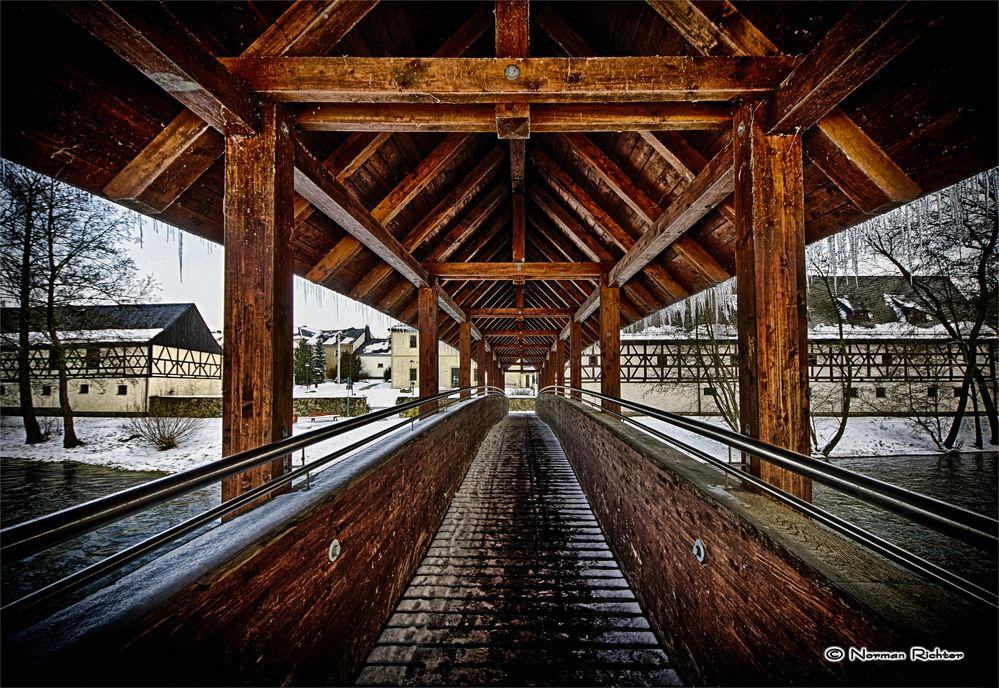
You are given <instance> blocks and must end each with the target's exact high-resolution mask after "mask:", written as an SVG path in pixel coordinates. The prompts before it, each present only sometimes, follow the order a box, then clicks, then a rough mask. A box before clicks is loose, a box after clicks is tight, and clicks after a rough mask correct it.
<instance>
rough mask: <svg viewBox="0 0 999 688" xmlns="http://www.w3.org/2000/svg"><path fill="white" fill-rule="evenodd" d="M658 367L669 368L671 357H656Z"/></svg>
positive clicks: (664, 355) (661, 355)
mask: <svg viewBox="0 0 999 688" xmlns="http://www.w3.org/2000/svg"><path fill="white" fill-rule="evenodd" d="M656 365H657V366H659V367H660V368H668V367H669V356H667V355H666V354H659V355H658V356H656Z"/></svg>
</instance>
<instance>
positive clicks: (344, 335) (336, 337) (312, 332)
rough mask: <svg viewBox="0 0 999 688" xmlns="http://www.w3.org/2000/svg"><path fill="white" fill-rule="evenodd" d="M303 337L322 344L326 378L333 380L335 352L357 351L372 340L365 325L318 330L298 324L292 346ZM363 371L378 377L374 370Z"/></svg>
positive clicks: (335, 373)
mask: <svg viewBox="0 0 999 688" xmlns="http://www.w3.org/2000/svg"><path fill="white" fill-rule="evenodd" d="M303 339H304V340H305V341H306V342H308V343H309V344H311V345H313V346H315V344H316V343H320V344H322V346H323V353H324V354H325V355H326V378H327V379H330V380H333V379H335V378H336V376H337V361H338V358H337V354H338V353H339V354H340V355H343V354H344V353H353V352H355V351H357V352H359V351H361V349H363V348H364V345H365V344H366V343H367V342H370V341H372V339H373V337H372V336H371V329H370V328H369V327H368V326H367V325H365V326H364V327H347V328H344V329H342V330H320V329H316V328H313V327H302V326H300V327H298V328H297V330H296V332H295V336H294V341H293V344H294V346H296V347H297V346H298V345H299V342H301V341H302V340H303ZM364 372H365V373H366V374H368V375H369V376H371V377H378V374H376V372H375V371H371V370H367V369H364ZM345 377H346V376H345Z"/></svg>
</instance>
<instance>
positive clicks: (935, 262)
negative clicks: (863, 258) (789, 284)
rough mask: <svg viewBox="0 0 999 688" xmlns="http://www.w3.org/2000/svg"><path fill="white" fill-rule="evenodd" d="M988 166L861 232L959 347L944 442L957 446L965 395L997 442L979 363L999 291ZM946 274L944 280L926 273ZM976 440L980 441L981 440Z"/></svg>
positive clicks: (998, 176)
mask: <svg viewBox="0 0 999 688" xmlns="http://www.w3.org/2000/svg"><path fill="white" fill-rule="evenodd" d="M997 183H999V170H996V169H993V170H990V171H988V172H985V173H983V174H980V175H978V176H976V177H972V178H971V179H968V180H966V181H964V182H962V183H960V184H956V185H955V186H953V187H951V188H950V189H949V190H947V191H946V192H941V193H939V194H935V195H933V196H931V197H929V198H928V199H922V201H921V202H920V204H918V205H917V206H916V207H915V209H914V210H908V209H906V211H905V212H904V213H900V212H895V213H892V214H890V215H889V216H886V217H885V218H884V219H882V220H881V221H879V222H872V223H868V225H867V226H866V229H865V233H864V237H865V240H866V242H867V245H868V246H869V247H870V249H871V250H873V251H874V252H875V253H876V254H877V255H879V256H882V257H883V258H884V259H886V260H887V261H888V262H889V263H890V264H891V265H892V266H893V267H894V269H895V270H897V271H898V273H899V274H900V275H901V276H902V277H903V278H904V279H905V280H906V281H908V282H909V284H910V285H911V286H912V290H913V292H914V293H915V295H916V296H917V297H918V299H919V301H920V305H921V307H923V308H925V310H926V311H927V312H929V313H930V314H931V315H932V316H933V317H934V318H936V319H937V320H938V321H939V322H940V324H941V325H942V326H943V328H944V329H945V330H946V332H947V334H948V335H949V336H950V337H951V339H952V340H953V341H954V342H955V343H956V344H957V346H958V347H959V349H960V352H961V357H962V359H963V363H964V371H963V378H962V382H961V387H960V393H959V401H958V406H957V409H956V411H955V413H954V418H953V421H952V423H951V427H950V430H949V432H948V433H947V436H946V437H945V438H944V440H943V446H944V447H945V448H947V449H951V448H953V447H954V445H955V443H956V441H957V437H958V433H959V431H960V428H961V424H962V420H963V418H964V415H965V413H966V410H967V406H968V401H969V398H971V399H972V403H973V404H977V400H978V399H981V402H982V406H983V408H984V411H985V415H986V417H987V418H988V421H989V429H990V433H989V434H990V439H989V441H990V443H991V444H999V418H997V414H996V404H995V400H994V399H993V397H992V394H991V392H990V390H989V386H988V383H987V381H986V379H985V376H984V375H983V373H982V371H981V369H980V367H979V364H978V360H977V356H978V345H979V341H980V338H981V335H982V333H983V328H985V326H986V325H987V324H989V323H990V321H992V323H991V324H992V325H994V324H995V323H994V320H995V317H996V316H995V304H996V298H997V296H999V257H997V253H996V245H997V242H999V213H997V203H996V200H997V199H996V185H997ZM926 275H930V276H941V275H943V276H949V277H950V278H951V279H950V280H949V281H944V282H941V281H940V280H932V281H931V280H929V279H926V278H925V277H923V276H926ZM976 443H977V444H981V441H980V438H979V439H977V442H976Z"/></svg>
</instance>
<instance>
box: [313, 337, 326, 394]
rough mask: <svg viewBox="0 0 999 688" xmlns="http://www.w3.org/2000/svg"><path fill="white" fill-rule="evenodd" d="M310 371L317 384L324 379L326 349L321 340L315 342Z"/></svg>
mask: <svg viewBox="0 0 999 688" xmlns="http://www.w3.org/2000/svg"><path fill="white" fill-rule="evenodd" d="M312 371H313V377H314V379H315V382H316V384H317V385H318V384H319V383H321V382H322V381H323V380H325V379H326V349H325V348H324V347H323V343H322V342H318V341H317V342H316V351H315V354H313V357H312Z"/></svg>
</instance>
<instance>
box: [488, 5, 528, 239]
mask: <svg viewBox="0 0 999 688" xmlns="http://www.w3.org/2000/svg"><path fill="white" fill-rule="evenodd" d="M529 25H530V6H529V5H528V2H527V0H496V57H498V58H503V57H527V56H528V55H530V54H531V52H530V39H531V33H530V30H529ZM506 76H507V78H508V79H509V78H510V76H509V75H506ZM514 78H516V77H514ZM495 112H496V135H497V136H499V138H501V139H526V138H529V137H530V135H531V106H530V105H528V104H527V103H517V102H508V103H497V104H496V109H495ZM512 143H513V142H512V141H511V144H512ZM516 154H518V153H517V149H515V148H514V147H513V145H511V147H510V168H511V170H512V169H513V167H514V166H515V165H516V164H517V162H516V161H515V160H514V155H516ZM519 156H520V161H519V165H520V169H521V170H523V167H524V149H523V147H521V148H519ZM513 192H514V193H515V194H516V193H517V192H518V191H517V189H516V187H515V188H514V189H513ZM514 217H515V218H516V215H514ZM514 221H515V222H516V219H515V220H514Z"/></svg>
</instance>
